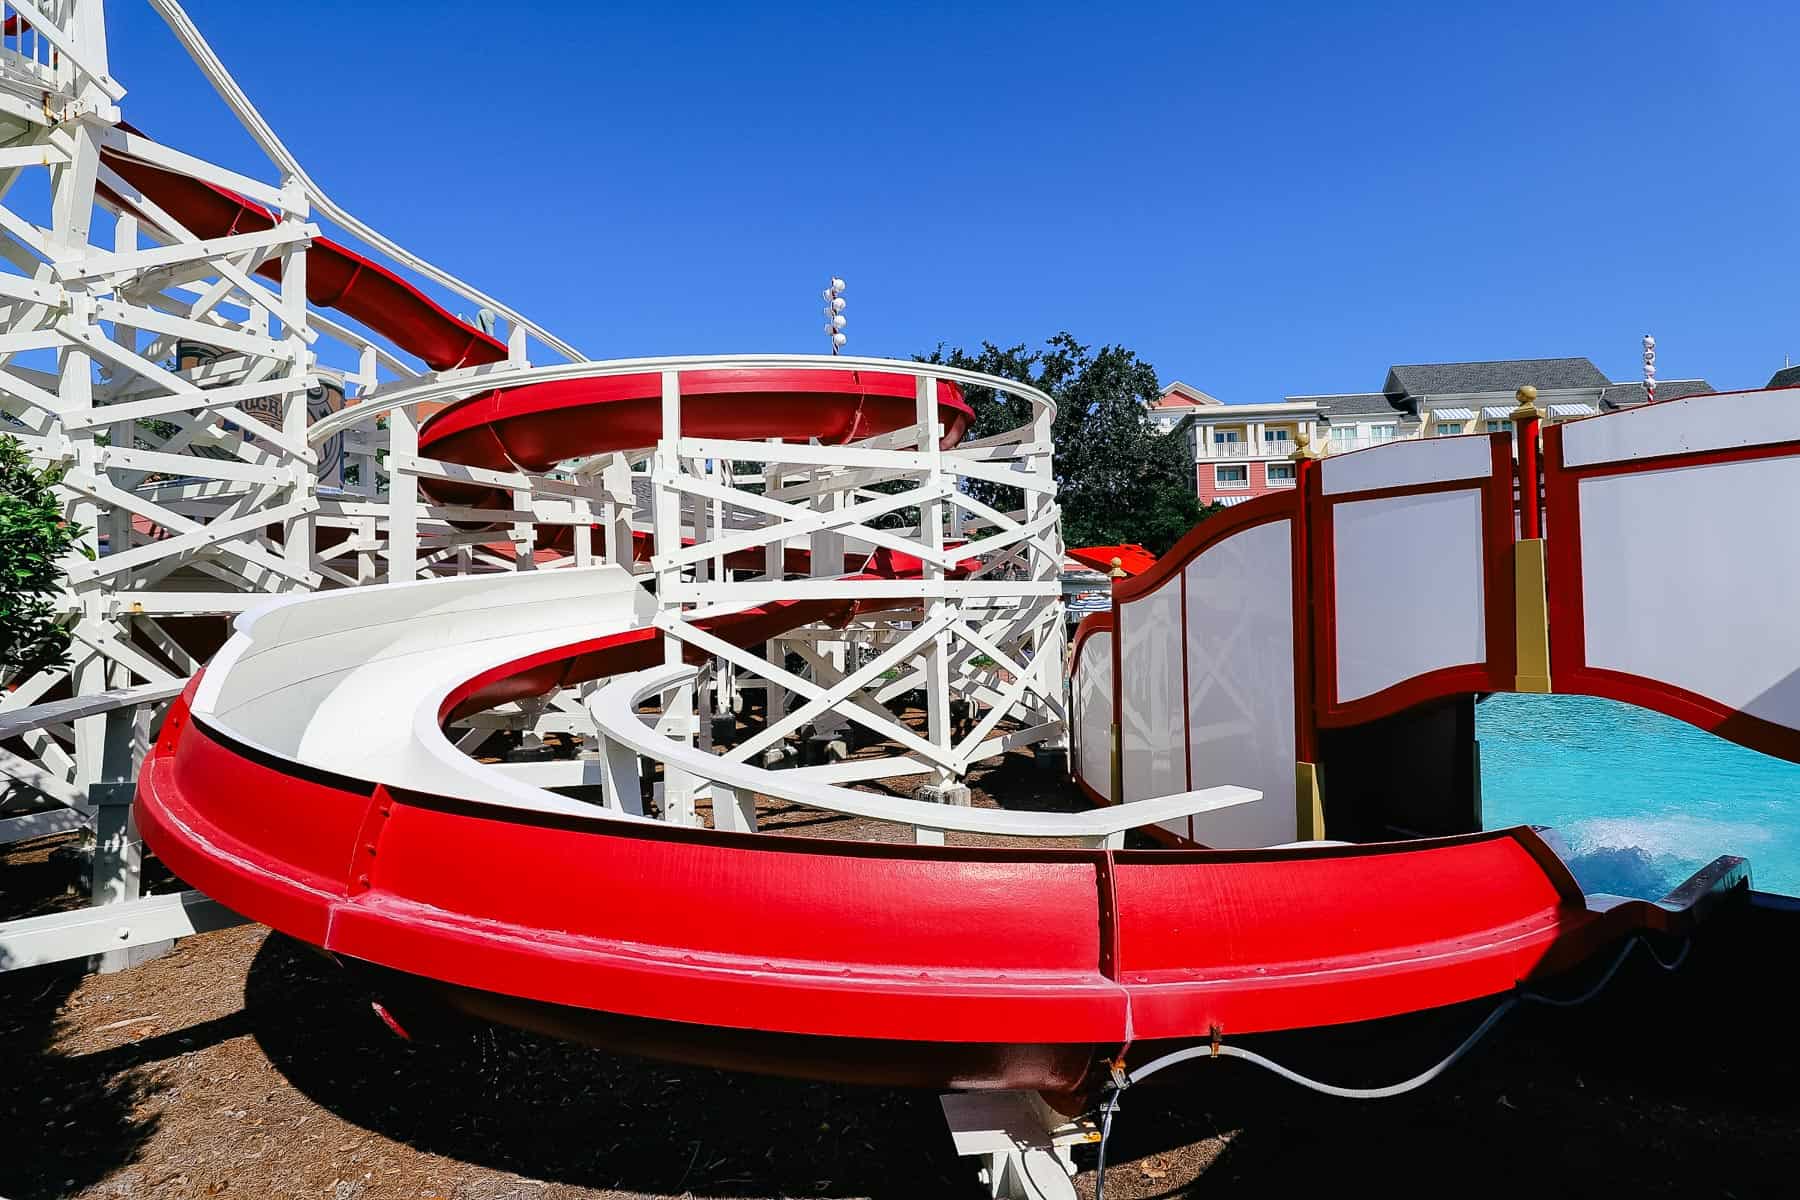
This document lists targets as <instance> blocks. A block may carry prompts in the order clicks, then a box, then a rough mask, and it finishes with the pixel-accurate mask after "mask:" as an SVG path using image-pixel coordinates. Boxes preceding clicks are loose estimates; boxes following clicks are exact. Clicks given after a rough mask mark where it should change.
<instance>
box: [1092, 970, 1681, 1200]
mask: <svg viewBox="0 0 1800 1200" xmlns="http://www.w3.org/2000/svg"><path fill="white" fill-rule="evenodd" d="M1640 945H1641V946H1643V947H1644V948H1645V950H1647V951H1649V953H1650V957H1651V959H1652V960H1653V961H1654V962H1655V963H1656V965H1657V966H1659V967H1661V968H1662V969H1663V970H1665V971H1673V970H1676V969H1677V968H1679V967H1680V966H1681V964H1682V963H1683V962H1685V961H1687V955H1688V950H1689V949H1690V948H1691V946H1692V943H1691V942H1683V943H1682V946H1681V953H1679V954H1677V955H1676V956H1675V958H1674V960H1673V961H1670V962H1664V961H1663V959H1662V956H1661V955H1659V954H1657V953H1656V950H1655V948H1654V947H1652V946H1651V945H1650V944H1649V943H1648V942H1646V941H1645V940H1644V939H1643V938H1641V937H1634V938H1632V939H1631V940H1630V941H1628V942H1626V943H1625V946H1624V948H1623V949H1621V950H1620V951H1619V953H1618V955H1617V957H1615V958H1614V959H1613V960H1612V964H1611V965H1610V966H1608V967H1607V968H1606V971H1605V973H1604V974H1602V975H1601V976H1600V979H1599V981H1598V982H1596V983H1595V984H1594V985H1593V986H1592V987H1590V988H1588V989H1587V990H1586V991H1584V992H1582V993H1581V994H1580V995H1577V996H1569V997H1557V996H1546V995H1543V994H1541V993H1538V992H1529V991H1526V990H1525V989H1524V988H1519V989H1517V990H1516V991H1515V992H1514V993H1513V994H1512V995H1510V996H1508V997H1507V998H1506V999H1504V1000H1502V1001H1501V1002H1500V1003H1499V1004H1498V1005H1496V1006H1495V1008H1494V1011H1493V1012H1491V1013H1489V1014H1488V1015H1487V1018H1486V1019H1485V1020H1484V1021H1482V1022H1481V1024H1479V1025H1477V1026H1476V1027H1475V1031H1474V1032H1473V1033H1471V1034H1470V1035H1469V1036H1468V1037H1466V1038H1464V1039H1463V1040H1462V1044H1461V1045H1459V1046H1457V1047H1456V1049H1454V1050H1452V1051H1451V1052H1450V1054H1449V1056H1448V1057H1446V1058H1444V1059H1443V1060H1441V1061H1440V1062H1438V1063H1436V1064H1435V1065H1433V1066H1431V1067H1428V1068H1426V1069H1425V1070H1423V1071H1421V1072H1419V1074H1417V1075H1414V1076H1413V1077H1412V1078H1411V1079H1403V1080H1401V1081H1400V1082H1399V1083H1390V1084H1388V1085H1387V1086H1385V1087H1373V1088H1351V1087H1339V1086H1338V1085H1337V1084H1335V1083H1325V1082H1324V1081H1322V1080H1318V1079H1313V1078H1310V1077H1308V1076H1306V1075H1302V1074H1300V1072H1298V1071H1296V1070H1294V1069H1293V1068H1291V1067H1284V1066H1282V1065H1281V1064H1280V1063H1278V1062H1275V1061H1274V1060H1273V1059H1269V1058H1265V1057H1263V1056H1262V1055H1260V1054H1258V1053H1256V1051H1254V1050H1244V1049H1241V1048H1239V1047H1237V1046H1224V1045H1220V1046H1215V1045H1213V1044H1212V1043H1210V1042H1206V1043H1202V1044H1200V1045H1198V1046H1189V1047H1187V1048H1186V1049H1185V1050H1175V1051H1172V1052H1170V1053H1168V1054H1165V1055H1163V1056H1162V1057H1161V1058H1155V1059H1152V1060H1150V1061H1149V1062H1147V1063H1145V1064H1144V1065H1143V1066H1141V1067H1139V1068H1138V1069H1137V1070H1135V1071H1133V1072H1131V1074H1129V1075H1127V1076H1126V1077H1125V1081H1124V1082H1123V1083H1122V1084H1121V1085H1119V1086H1118V1087H1114V1088H1110V1089H1109V1094H1108V1096H1107V1098H1106V1101H1105V1102H1104V1104H1103V1106H1102V1110H1101V1111H1102V1124H1101V1129H1100V1158H1099V1163H1098V1165H1097V1167H1096V1170H1097V1172H1098V1175H1097V1178H1096V1180H1095V1183H1094V1198H1095V1200H1105V1197H1106V1143H1107V1139H1108V1138H1109V1137H1111V1135H1112V1123H1113V1115H1114V1114H1115V1113H1117V1112H1118V1111H1119V1097H1120V1096H1121V1095H1123V1094H1124V1091H1125V1089H1126V1088H1127V1087H1130V1086H1131V1085H1132V1084H1135V1083H1138V1082H1139V1081H1141V1080H1144V1079H1147V1078H1149V1077H1150V1076H1152V1075H1154V1074H1156V1073H1157V1072H1158V1071H1161V1070H1162V1069H1164V1068H1165V1067H1172V1066H1174V1065H1176V1064H1177V1063H1184V1062H1189V1061H1191V1060H1193V1059H1196V1058H1236V1059H1241V1060H1243V1061H1244V1062H1247V1063H1251V1064H1253V1065H1255V1066H1258V1067H1261V1068H1263V1069H1264V1070H1265V1071H1271V1072H1273V1073H1274V1074H1276V1075H1279V1076H1281V1078H1283V1079H1285V1080H1287V1081H1288V1082H1290V1083H1297V1084H1299V1085H1300V1086H1301V1087H1303V1088H1307V1089H1310V1090H1311V1091H1315V1092H1319V1093H1321V1094H1322V1095H1326V1096H1336V1097H1338V1098H1339V1099H1342V1100H1388V1099H1391V1098H1393V1097H1395V1096H1403V1095H1405V1094H1406V1093H1407V1092H1411V1091H1416V1090H1417V1089H1419V1088H1422V1087H1424V1086H1425V1085H1426V1084H1428V1083H1430V1082H1431V1081H1432V1080H1434V1079H1436V1078H1437V1077H1438V1076H1440V1075H1442V1074H1443V1073H1444V1072H1445V1071H1448V1070H1449V1069H1450V1068H1451V1067H1453V1066H1455V1065H1456V1063H1457V1061H1458V1060H1460V1059H1461V1058H1462V1057H1463V1055H1465V1054H1467V1053H1468V1052H1469V1051H1471V1050H1473V1049H1474V1048H1475V1046H1476V1044H1477V1043H1479V1042H1480V1041H1481V1039H1482V1038H1484V1037H1486V1036H1487V1035H1488V1034H1489V1033H1490V1032H1492V1030H1493V1028H1494V1026H1496V1025H1498V1024H1499V1023H1500V1021H1501V1018H1503V1017H1505V1016H1506V1014H1507V1013H1509V1012H1511V1011H1512V1010H1513V1009H1515V1008H1517V1007H1518V1006H1519V1005H1520V1004H1545V1005H1549V1006H1551V1007H1553V1008H1575V1007H1577V1006H1579V1005H1582V1004H1586V1003H1587V1002H1588V1001H1590V1000H1592V999H1593V998H1594V997H1595V996H1598V995H1599V994H1600V993H1601V992H1602V991H1604V990H1605V989H1606V985H1607V984H1609V983H1611V982H1612V980H1613V976H1614V975H1617V974H1618V973H1619V968H1620V967H1622V966H1624V965H1625V960H1626V959H1627V958H1629V957H1631V952H1632V951H1633V950H1635V949H1637V948H1638V947H1639V946H1640Z"/></svg>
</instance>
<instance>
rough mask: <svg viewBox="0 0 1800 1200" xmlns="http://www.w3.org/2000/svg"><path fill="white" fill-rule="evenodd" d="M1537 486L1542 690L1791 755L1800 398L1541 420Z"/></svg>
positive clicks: (1797, 668)
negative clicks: (1635, 710) (1545, 637)
mask: <svg viewBox="0 0 1800 1200" xmlns="http://www.w3.org/2000/svg"><path fill="white" fill-rule="evenodd" d="M1544 479H1545V502H1546V508H1547V510H1548V520H1549V525H1550V532H1549V536H1548V537H1547V538H1546V551H1547V555H1546V557H1547V562H1546V566H1547V575H1548V578H1547V589H1546V590H1547V604H1548V610H1549V618H1550V663H1551V679H1552V686H1553V688H1554V690H1556V691H1558V692H1582V693H1586V694H1588V695H1594V696H1605V697H1609V698H1612V699H1615V700H1623V701H1627V702H1629V703H1631V704H1636V705H1639V706H1641V707H1644V708H1649V709H1654V710H1657V711H1659V712H1663V713H1667V714H1668V715H1670V716H1673V717H1677V718H1679V719H1681V720H1684V721H1687V722H1690V723H1691V724H1694V725H1697V726H1700V727H1701V728H1703V729H1708V730H1711V731H1712V732H1714V733H1716V734H1718V735H1720V736H1721V737H1725V738H1729V739H1730V740H1732V741H1735V742H1740V743H1742V744H1744V745H1747V746H1751V747H1754V748H1756V749H1758V750H1761V751H1763V752H1765V753H1768V754H1775V755H1779V756H1781V757H1783V758H1788V759H1794V760H1800V621H1796V620H1795V612H1794V601H1795V597H1796V596H1800V520H1796V517H1797V516H1800V391H1797V390H1794V389H1778V390H1772V391H1756V392H1732V393H1725V394H1721V395H1710V396H1692V397H1684V398H1682V399H1678V400H1666V401H1663V402H1662V403H1659V404H1655V405H1647V406H1645V407H1643V408H1638V409H1632V410H1630V411H1627V412H1622V413H1613V414H1609V415H1607V416H1604V417H1597V418H1591V419H1589V420H1584V421H1573V422H1570V423H1568V424H1566V425H1561V426H1557V427H1554V428H1552V429H1550V430H1548V431H1546V433H1545V438H1544Z"/></svg>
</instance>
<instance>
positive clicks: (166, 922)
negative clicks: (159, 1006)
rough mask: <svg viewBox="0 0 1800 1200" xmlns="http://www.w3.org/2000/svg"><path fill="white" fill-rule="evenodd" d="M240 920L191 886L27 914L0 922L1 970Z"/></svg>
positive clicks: (160, 939)
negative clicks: (91, 905) (121, 901)
mask: <svg viewBox="0 0 1800 1200" xmlns="http://www.w3.org/2000/svg"><path fill="white" fill-rule="evenodd" d="M242 924H244V918H243V917H240V916H238V915H237V914H236V913H234V912H232V911H231V910H230V909H228V908H226V907H225V906H224V905H223V904H220V903H219V902H218V901H217V900H213V899H209V898H208V897H206V896H203V895H201V894H200V893H199V892H192V891H189V892H174V893H170V894H168V895H161V896H144V897H141V898H140V899H137V900H133V901H130V902H128V903H125V904H108V905H104V906H102V907H99V908H81V909H76V910H75V911H73V912H64V913H50V914H48V915H46V916H41V917H26V918H23V919H22V920H17V921H5V922H0V970H4V971H11V970H17V969H19V968H22V967H36V966H42V965H44V964H46V963H54V962H66V961H68V960H69V959H72V958H86V957H88V956H89V955H97V954H108V953H116V952H118V951H121V950H129V949H131V948H132V947H134V946H146V945H153V944H155V943H157V942H165V941H168V940H169V939H170V938H177V937H186V936H188V935H189V934H194V933H206V932H207V931H209V930H213V929H224V928H226V927H227V926H231V925H242Z"/></svg>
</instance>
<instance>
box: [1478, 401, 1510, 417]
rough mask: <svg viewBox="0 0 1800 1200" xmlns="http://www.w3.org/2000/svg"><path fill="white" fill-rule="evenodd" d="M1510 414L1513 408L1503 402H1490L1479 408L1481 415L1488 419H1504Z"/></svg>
mask: <svg viewBox="0 0 1800 1200" xmlns="http://www.w3.org/2000/svg"><path fill="white" fill-rule="evenodd" d="M1512 414H1513V410H1512V409H1510V408H1508V407H1507V406H1506V405H1504V404H1490V405H1488V406H1487V407H1486V408H1484V409H1482V410H1481V415H1482V416H1484V417H1486V418H1487V419H1488V420H1490V421H1504V420H1505V419H1506V418H1508V417H1510V416H1512Z"/></svg>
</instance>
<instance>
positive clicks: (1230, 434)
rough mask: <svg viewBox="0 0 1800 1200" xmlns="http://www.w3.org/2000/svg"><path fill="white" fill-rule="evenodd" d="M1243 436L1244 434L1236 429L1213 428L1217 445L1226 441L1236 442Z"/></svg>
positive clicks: (1214, 440)
mask: <svg viewBox="0 0 1800 1200" xmlns="http://www.w3.org/2000/svg"><path fill="white" fill-rule="evenodd" d="M1242 438H1243V434H1241V433H1239V432H1238V431H1237V430H1235V429H1215V430H1213V442H1214V444H1215V445H1221V446H1222V445H1224V444H1225V443H1226V442H1236V441H1240V440H1242Z"/></svg>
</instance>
